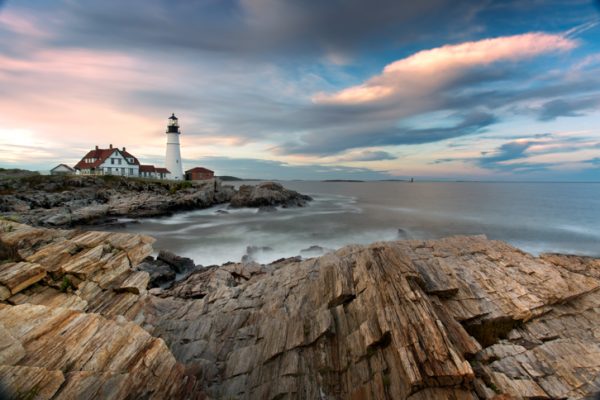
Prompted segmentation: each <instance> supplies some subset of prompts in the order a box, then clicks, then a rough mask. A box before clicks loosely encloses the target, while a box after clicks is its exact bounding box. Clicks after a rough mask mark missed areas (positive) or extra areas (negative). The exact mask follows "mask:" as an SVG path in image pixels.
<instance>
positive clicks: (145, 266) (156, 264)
mask: <svg viewBox="0 0 600 400" xmlns="http://www.w3.org/2000/svg"><path fill="white" fill-rule="evenodd" d="M138 268H139V269H140V270H141V271H145V272H147V273H148V274H149V282H148V287H150V288H156V287H161V286H166V285H168V284H170V283H172V282H173V281H174V280H175V278H176V275H177V274H176V272H175V270H174V269H173V268H172V267H171V266H170V265H169V264H167V263H165V262H162V261H160V260H154V259H152V258H151V259H150V260H147V259H146V260H144V261H143V262H142V263H141V264H140V265H139V266H138Z"/></svg>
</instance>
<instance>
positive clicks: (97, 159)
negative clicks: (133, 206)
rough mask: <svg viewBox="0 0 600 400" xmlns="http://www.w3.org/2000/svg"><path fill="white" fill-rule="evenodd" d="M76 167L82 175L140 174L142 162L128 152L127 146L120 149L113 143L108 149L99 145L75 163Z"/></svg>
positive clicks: (136, 175)
mask: <svg viewBox="0 0 600 400" xmlns="http://www.w3.org/2000/svg"><path fill="white" fill-rule="evenodd" d="M75 169H76V170H77V171H79V173H80V174H82V175H121V176H132V177H133V176H135V177H138V176H140V162H139V161H138V159H137V158H135V157H134V156H133V155H131V154H130V153H128V152H127V150H126V149H125V147H123V150H120V149H118V148H116V147H113V145H112V144H111V145H110V146H109V148H108V149H100V148H98V146H96V148H95V149H94V150H90V151H89V152H88V153H87V154H86V155H85V156H84V157H83V158H82V159H81V161H79V162H78V163H77V164H76V165H75Z"/></svg>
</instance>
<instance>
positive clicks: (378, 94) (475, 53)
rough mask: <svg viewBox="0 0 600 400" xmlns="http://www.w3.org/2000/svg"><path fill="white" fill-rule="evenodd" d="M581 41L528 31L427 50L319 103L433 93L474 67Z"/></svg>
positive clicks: (321, 95) (320, 96) (322, 95)
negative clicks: (521, 33)
mask: <svg viewBox="0 0 600 400" xmlns="http://www.w3.org/2000/svg"><path fill="white" fill-rule="evenodd" d="M576 46H577V42H575V41H574V40H572V39H568V38H566V37H564V36H561V35H553V34H546V33H527V34H523V35H515V36H506V37H499V38H494V39H484V40H479V41H476V42H466V43H461V44H457V45H446V46H442V47H438V48H435V49H430V50H423V51H420V52H418V53H415V54H413V55H411V56H409V57H407V58H403V59H401V60H398V61H395V62H393V63H391V64H389V65H387V66H386V67H385V68H384V69H383V72H382V73H381V74H380V75H377V76H375V77H373V78H371V79H369V80H367V81H366V82H365V83H363V84H361V85H357V86H353V87H350V88H347V89H344V90H341V91H339V92H337V93H333V94H325V93H319V94H317V95H316V96H314V97H313V101H314V102H316V103H326V104H361V103H368V102H374V101H380V100H385V99H388V98H391V97H398V96H399V97H404V96H407V97H408V96H410V97H411V98H412V99H413V100H415V98H418V97H423V96H429V95H431V94H432V93H433V92H435V91H436V90H439V89H440V88H443V87H444V85H446V84H447V83H448V82H451V81H453V80H454V79H456V78H457V77H460V76H462V75H464V74H465V73H467V72H468V71H469V70H470V69H471V68H474V67H480V66H486V65H489V64H492V63H496V62H500V61H521V60H525V59H530V58H533V57H536V56H539V55H542V54H546V53H553V52H564V51H568V50H571V49H573V48H575V47H576Z"/></svg>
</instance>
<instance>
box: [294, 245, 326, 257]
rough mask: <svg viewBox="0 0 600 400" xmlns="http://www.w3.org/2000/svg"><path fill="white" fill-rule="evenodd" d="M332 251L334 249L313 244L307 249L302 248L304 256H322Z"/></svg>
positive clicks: (301, 252)
mask: <svg viewBox="0 0 600 400" xmlns="http://www.w3.org/2000/svg"><path fill="white" fill-rule="evenodd" d="M331 251H333V250H332V249H326V248H324V247H321V246H319V245H312V246H310V247H307V248H306V249H302V250H300V255H301V256H302V257H316V256H321V255H323V254H325V253H328V252H331Z"/></svg>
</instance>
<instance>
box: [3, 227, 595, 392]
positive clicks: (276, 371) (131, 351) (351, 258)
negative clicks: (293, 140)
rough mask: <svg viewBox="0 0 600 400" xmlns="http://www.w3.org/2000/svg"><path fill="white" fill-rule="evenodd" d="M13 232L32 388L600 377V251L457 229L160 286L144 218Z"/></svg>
mask: <svg viewBox="0 0 600 400" xmlns="http://www.w3.org/2000/svg"><path fill="white" fill-rule="evenodd" d="M0 244H1V245H2V246H3V248H5V249H11V251H6V252H5V253H3V254H11V255H12V256H11V257H12V258H10V259H7V260H5V263H3V264H2V265H0V272H1V274H0V278H1V279H0V284H2V285H3V287H4V288H5V291H4V293H5V296H8V297H6V299H5V300H3V301H1V302H0V385H3V386H4V388H5V390H7V391H10V392H11V393H16V394H19V395H20V396H22V397H23V396H24V395H31V394H32V393H33V394H35V395H37V396H38V397H39V398H95V397H99V396H100V397H106V396H110V397H111V398H147V397H148V398H194V396H195V397H196V398H203V399H204V398H205V399H221V398H233V399H411V400H416V399H432V398H436V399H461V400H462V399H494V398H495V399H502V398H503V399H509V398H515V399H519V398H529V399H544V398H546V399H556V398H565V399H566V398H585V397H590V396H593V394H594V393H595V392H597V391H599V390H600V330H599V327H600V290H599V289H600V279H599V277H598V268H600V267H599V262H598V261H599V260H597V259H593V258H586V257H575V256H564V255H555V254H549V255H542V256H541V257H539V258H536V257H533V256H531V255H528V254H526V253H524V252H521V251H519V250H518V249H515V248H514V247H511V246H509V245H507V244H505V243H502V242H498V241H491V240H487V239H486V238H485V237H482V236H475V237H463V236H458V237H451V238H446V239H440V240H432V241H417V240H411V241H396V242H385V243H384V242H382V243H374V244H372V245H369V246H348V247H345V248H342V249H340V250H337V251H334V252H331V253H328V254H326V255H324V256H321V257H318V258H311V259H306V260H299V259H297V258H293V259H283V260H279V261H277V262H275V263H272V264H269V265H259V264H257V263H255V262H246V263H230V264H226V265H223V266H221V267H210V268H205V269H199V270H198V271H196V272H194V273H192V274H191V275H190V276H189V277H187V278H186V279H185V280H182V281H179V282H177V283H176V284H174V285H173V286H171V287H170V288H167V289H152V290H151V291H148V290H147V289H148V282H149V278H150V277H149V274H148V273H147V272H145V271H141V270H140V269H139V267H140V265H141V264H143V262H144V260H147V259H146V257H147V256H148V255H149V254H150V253H151V252H152V248H151V244H152V239H151V238H149V237H146V236H143V235H133V234H123V233H105V232H78V231H69V230H58V229H42V228H32V227H29V226H26V225H21V224H16V223H11V222H2V221H0ZM5 267H6V271H7V272H4V271H5ZM41 271H43V272H45V275H44V274H43V272H42V273H40V272H41ZM13 290H14V293H13ZM32 398H33V397H32Z"/></svg>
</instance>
